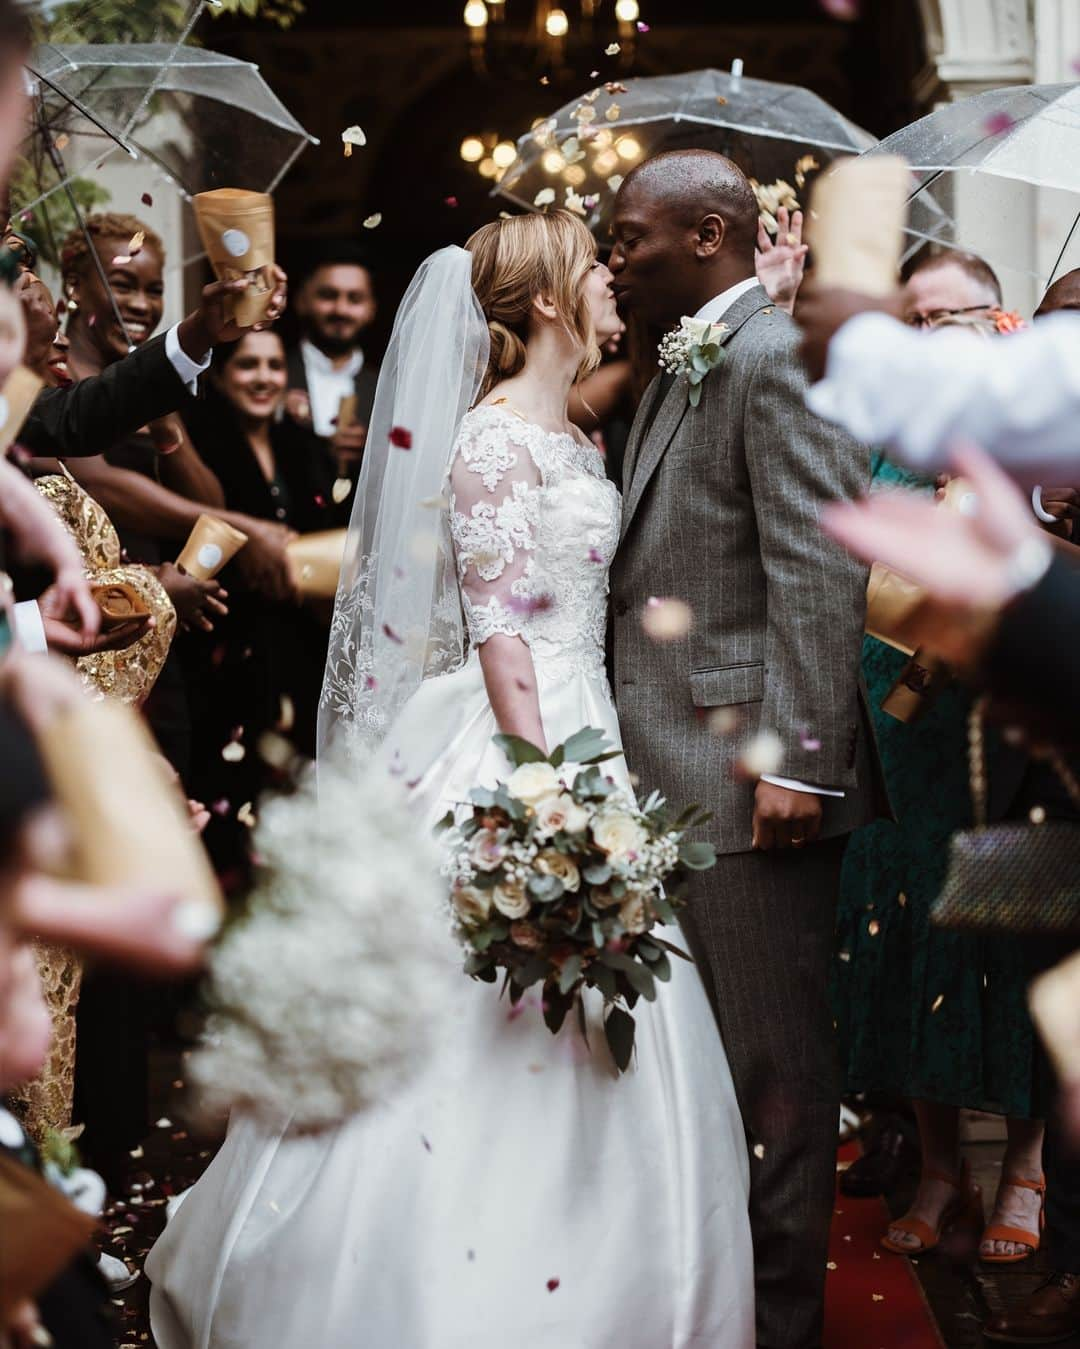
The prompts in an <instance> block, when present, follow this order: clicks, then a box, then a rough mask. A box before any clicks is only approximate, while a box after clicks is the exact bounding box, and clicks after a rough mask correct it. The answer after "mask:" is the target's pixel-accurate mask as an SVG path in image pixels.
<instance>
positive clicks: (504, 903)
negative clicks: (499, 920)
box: [492, 881, 532, 918]
mask: <svg viewBox="0 0 1080 1349" xmlns="http://www.w3.org/2000/svg"><path fill="white" fill-rule="evenodd" d="M492 898H493V900H494V902H495V907H496V908H497V909H498V910H499V912H500V913H501V914H502V915H503V917H505V918H524V917H525V915H526V914H527V913H528V912H529V909H530V908H531V907H532V906H531V905H530V903H529V897H528V895H527V894H526V893H525V887H524V885H523V884H522V883H521V881H505V882H504V883H503V884H502V885H497V886H496V887H495V889H494V891H493V892H492Z"/></svg>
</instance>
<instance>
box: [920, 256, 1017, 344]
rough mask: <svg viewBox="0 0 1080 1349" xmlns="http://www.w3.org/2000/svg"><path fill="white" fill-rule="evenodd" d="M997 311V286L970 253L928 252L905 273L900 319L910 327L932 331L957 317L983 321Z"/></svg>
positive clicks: (990, 271) (988, 269)
mask: <svg viewBox="0 0 1080 1349" xmlns="http://www.w3.org/2000/svg"><path fill="white" fill-rule="evenodd" d="M1000 308H1001V283H1000V281H998V279H997V276H996V275H995V273H994V269H993V268H992V267H991V266H990V265H989V263H986V262H984V261H983V260H982V258H979V257H976V256H975V254H974V253H956V252H953V251H951V250H950V251H949V252H946V253H930V254H927V255H926V256H925V257H923V258H922V259H920V260H919V262H917V263H916V264H915V266H914V267H913V268H912V270H911V272H909V274H908V278H907V281H906V282H905V283H904V288H903V291H902V292H901V316H902V318H903V320H904V322H905V323H907V324H910V325H911V327H913V328H936V327H937V325H938V324H939V323H942V322H944V321H945V320H946V319H953V318H957V317H961V316H965V315H966V316H970V317H972V318H976V317H978V318H986V317H987V316H988V315H989V314H990V311H991V310H993V309H1000Z"/></svg>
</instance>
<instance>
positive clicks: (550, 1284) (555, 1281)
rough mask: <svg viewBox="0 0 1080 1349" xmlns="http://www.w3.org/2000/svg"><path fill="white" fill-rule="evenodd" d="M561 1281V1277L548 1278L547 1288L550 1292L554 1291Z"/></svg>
mask: <svg viewBox="0 0 1080 1349" xmlns="http://www.w3.org/2000/svg"><path fill="white" fill-rule="evenodd" d="M560 1282H561V1280H559V1279H548V1281H547V1290H548V1292H549V1293H554V1291H555V1289H556V1288H558V1286H559V1284H560Z"/></svg>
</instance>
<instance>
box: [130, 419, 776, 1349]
mask: <svg viewBox="0 0 1080 1349" xmlns="http://www.w3.org/2000/svg"><path fill="white" fill-rule="evenodd" d="M451 485H452V498H451V512H452V522H451V523H452V533H453V536H454V542H455V547H456V553H457V558H458V567H459V575H460V576H461V582H462V596H463V603H464V607H465V614H466V618H467V620H468V626H469V631H470V634H471V637H472V645H473V649H472V653H471V655H470V656H469V658H468V660H467V662H466V664H465V665H464V666H463V668H461V669H460V670H458V671H457V672H456V673H452V674H447V675H442V676H439V677H437V678H434V679H430V680H428V681H427V682H426V683H424V684H422V685H421V686H420V688H419V691H418V692H417V693H416V694H415V695H414V696H413V697H412V699H411V700H410V702H409V703H408V705H407V706H406V708H405V710H404V712H403V714H402V715H401V716H400V717H399V719H398V721H397V722H396V723H395V725H394V727H393V728H392V729H391V732H390V735H389V738H388V741H387V745H386V752H387V754H388V756H389V762H390V766H391V768H392V771H394V772H400V773H405V774H408V778H407V780H408V781H409V782H410V783H413V782H415V783H416V786H415V789H414V790H415V794H416V797H417V798H418V800H419V803H420V805H421V808H422V810H423V813H424V815H425V817H426V818H428V819H430V820H434V819H436V818H438V817H439V816H440V815H441V814H443V813H444V812H445V810H446V809H447V807H448V805H451V804H453V803H455V802H461V801H464V800H466V799H467V795H468V792H469V791H470V789H471V788H472V787H474V786H476V785H478V784H479V783H481V782H484V783H489V784H490V783H492V782H493V781H494V780H495V779H497V778H499V777H505V776H506V775H507V772H508V766H507V764H506V761H505V760H504V758H503V756H502V754H501V752H500V751H499V750H497V749H496V748H495V747H494V746H493V745H492V742H491V737H492V735H493V734H494V733H495V731H496V725H495V720H494V717H493V715H492V711H491V708H490V705H489V703H488V699H487V695H486V693H485V688H484V680H483V676H482V673H481V669H480V663H479V658H478V656H477V653H476V648H477V647H478V646H479V645H480V644H481V643H482V642H484V641H485V640H486V639H487V638H488V637H490V636H491V635H492V634H494V633H508V634H519V635H521V636H522V637H523V638H524V639H525V640H526V641H527V642H528V644H529V647H530V649H531V652H532V658H533V663H534V665H535V669H536V678H537V682H538V685H539V695H540V708H541V713H542V716H543V724H544V730H545V733H546V735H547V739H548V743H549V745H552V746H553V745H555V744H557V743H559V742H560V741H562V740H564V739H565V738H566V737H568V736H569V735H571V734H572V733H573V732H575V731H577V730H580V729H581V728H582V727H583V726H586V725H591V726H596V727H600V728H602V729H603V730H604V731H605V732H606V733H607V735H608V737H609V739H610V740H612V741H613V742H614V743H616V744H618V743H620V740H619V727H618V720H617V717H616V713H615V707H614V704H613V702H612V697H611V692H610V689H609V687H608V683H607V678H606V675H605V671H604V630H605V621H606V605H607V565H608V562H609V560H610V558H611V555H612V553H613V552H614V549H615V545H616V542H617V540H618V537H619V512H620V505H619V495H618V492H617V491H616V489H615V487H614V486H613V485H612V484H611V483H609V482H608V481H607V480H606V479H605V477H604V472H603V467H602V464H601V460H600V456H599V454H598V452H597V451H596V450H595V449H594V448H593V447H592V446H590V445H587V444H583V443H581V442H579V441H578V440H577V439H576V438H575V437H572V436H569V435H562V434H552V433H550V432H547V431H544V430H543V429H541V428H539V427H537V426H535V425H531V424H529V423H527V422H525V421H523V420H522V419H521V418H520V417H518V416H517V415H516V414H515V413H514V412H512V411H511V410H509V409H507V408H505V407H500V406H487V407H480V408H477V409H475V410H474V411H473V412H471V413H469V414H467V416H466V417H465V420H464V422H463V424H462V428H461V432H460V435H459V439H458V446H457V454H456V456H455V460H454V465H453V471H452V478H451ZM606 770H607V771H609V772H610V773H611V775H612V776H614V777H615V778H616V779H617V780H618V781H620V783H621V784H622V785H624V786H627V787H628V786H629V781H628V778H627V769H626V767H625V766H624V764H623V761H622V760H621V759H613V760H611V761H610V762H609V763H608V764H607V765H606ZM674 804H676V805H679V806H680V807H681V806H683V805H686V804H689V803H687V802H677V803H674ZM447 959H448V960H449V961H454V962H460V960H461V953H460V951H459V950H457V949H456V947H455V946H454V944H453V942H452V940H451V939H450V937H449V936H448V938H447ZM672 965H673V966H674V967H675V968H674V971H673V977H672V980H671V983H670V984H669V985H666V986H662V987H661V989H660V994H659V998H658V1000H657V1001H656V1002H655V1003H654V1004H649V1003H646V1002H644V1001H642V1002H639V1003H638V1005H637V1008H636V1012H635V1016H636V1019H637V1055H636V1061H635V1063H634V1064H633V1065H632V1067H631V1069H630V1071H629V1072H627V1073H626V1074H625V1075H623V1076H622V1077H621V1078H620V1077H617V1076H616V1075H615V1073H614V1070H613V1066H612V1063H611V1060H610V1058H609V1057H608V1054H607V1051H606V1047H605V1044H604V1037H603V1033H602V1030H601V1029H600V1025H599V1020H598V1015H599V1006H598V1000H593V1001H590V1002H589V1003H588V1008H589V1019H590V1035H589V1041H590V1044H591V1050H589V1049H587V1048H586V1047H585V1045H584V1044H583V1043H582V1041H581V1037H580V1034H579V1032H578V1029H577V1026H576V1024H575V1020H574V1018H568V1020H567V1022H566V1025H565V1026H564V1028H563V1030H562V1031H561V1032H560V1034H559V1035H557V1036H552V1035H551V1034H550V1032H549V1031H548V1029H547V1027H546V1026H545V1025H544V1023H543V1020H542V1019H541V1015H540V1010H539V1008H538V1007H537V1006H536V1005H535V1001H536V1000H535V998H533V999H531V1000H529V999H527V1000H526V1002H525V1004H524V1005H523V1007H522V1008H520V1009H518V1010H516V1011H515V1010H513V1009H511V1007H510V1005H509V1003H508V1002H507V1001H506V999H505V998H500V997H499V993H498V986H497V985H490V984H486V983H477V982H474V981H473V980H470V979H467V978H466V977H464V975H463V976H462V978H461V980H460V984H458V985H456V987H457V1005H456V1007H454V1008H453V1009H452V1012H451V1016H450V1024H449V1033H448V1035H447V1042H446V1046H445V1049H444V1052H443V1053H442V1054H441V1055H440V1056H439V1057H438V1059H437V1061H434V1062H431V1063H430V1064H428V1065H427V1066H426V1067H424V1068H423V1070H422V1071H421V1073H420V1075H419V1076H418V1078H417V1079H416V1080H414V1081H413V1082H412V1083H411V1085H409V1086H408V1087H406V1088H405V1089H404V1091H403V1092H402V1093H401V1094H400V1095H398V1096H397V1097H396V1098H395V1099H393V1100H391V1101H389V1102H387V1103H386V1104H385V1105H384V1106H382V1107H380V1108H377V1109H375V1110H372V1111H370V1112H369V1113H367V1114H365V1115H361V1116H358V1117H357V1118H355V1119H352V1120H350V1121H348V1122H347V1123H345V1124H342V1125H341V1126H339V1127H337V1128H335V1129H333V1130H331V1131H328V1132H324V1133H317V1134H308V1135H298V1134H293V1133H290V1131H289V1129H288V1121H286V1120H283V1121H282V1122H281V1126H280V1128H268V1127H267V1126H266V1125H264V1124H257V1123H255V1122H254V1121H253V1120H252V1119H250V1118H247V1117H244V1116H234V1118H233V1120H232V1121H231V1124H230V1127H229V1133H228V1137H227V1139H226V1141H225V1143H224V1145H223V1147H222V1149H221V1151H220V1152H219V1153H218V1155H217V1157H216V1158H215V1159H214V1161H213V1163H212V1164H211V1166H210V1168H209V1169H208V1171H207V1172H206V1174H205V1175H204V1176H203V1178H202V1179H201V1180H200V1181H199V1183H198V1184H197V1185H196V1186H195V1187H194V1189H193V1190H191V1191H190V1192H189V1193H188V1194H187V1195H186V1197H185V1199H184V1202H183V1204H182V1205H181V1207H180V1208H179V1210H178V1211H177V1213H176V1216H175V1218H174V1219H173V1221H172V1222H171V1223H170V1225H169V1227H168V1228H167V1230H166V1231H165V1233H164V1235H163V1236H162V1237H161V1239H160V1240H159V1241H158V1243H157V1245H156V1246H155V1247H154V1249H153V1251H152V1252H151V1254H150V1256H149V1258H148V1261H147V1273H148V1274H149V1275H150V1278H151V1279H152V1280H153V1285H154V1288H153V1296H152V1299H151V1312H152V1320H153V1330H154V1334H155V1336H156V1338H157V1343H158V1345H159V1346H160V1349H211V1347H212V1349H299V1346H301V1345H307V1344H312V1345H318V1346H320V1349H488V1347H489V1346H490V1349H505V1346H507V1345H513V1346H521V1349H682V1347H683V1346H690V1345H694V1346H701V1349H705V1347H706V1346H707V1347H708V1349H751V1346H752V1345H753V1343H754V1315H753V1296H754V1295H753V1269H752V1253H751V1244H750V1230H749V1223H748V1220H747V1213H746V1206H747V1191H748V1184H749V1181H748V1160H747V1155H746V1144H745V1139H744V1134H743V1128H742V1123H741V1120H740V1116H739V1111H738V1107H737V1105H736V1101H735V1095H734V1091H733V1088H732V1083H731V1076H730V1074H729V1071H728V1066H727V1060H726V1058H725V1056H724V1052H723V1048H722V1045H721V1042H720V1038H719V1036H718V1033H717V1030H716V1025H715V1022H714V1020H713V1016H712V1013H711V1011H710V1008H709V1005H708V1002H707V999H706V996H705V993H704V990H703V988H702V985H701V981H700V978H699V976H698V974H697V972H696V970H695V969H694V968H693V967H692V966H691V965H689V964H687V963H685V962H683V961H679V960H675V961H672ZM357 977H359V978H362V977H363V975H362V973H360V972H358V976H357ZM593 996H594V995H590V997H591V998H592V997H593Z"/></svg>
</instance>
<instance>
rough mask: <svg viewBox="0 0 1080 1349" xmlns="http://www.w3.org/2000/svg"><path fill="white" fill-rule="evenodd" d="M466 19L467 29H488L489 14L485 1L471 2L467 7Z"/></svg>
mask: <svg viewBox="0 0 1080 1349" xmlns="http://www.w3.org/2000/svg"><path fill="white" fill-rule="evenodd" d="M464 17H465V25H466V27H467V28H486V27H487V21H488V12H487V5H485V4H484V0H469V3H468V4H467V5H466V6H465V15H464Z"/></svg>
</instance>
